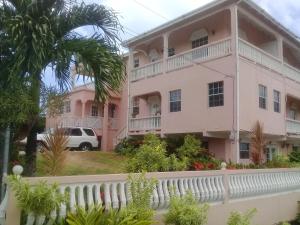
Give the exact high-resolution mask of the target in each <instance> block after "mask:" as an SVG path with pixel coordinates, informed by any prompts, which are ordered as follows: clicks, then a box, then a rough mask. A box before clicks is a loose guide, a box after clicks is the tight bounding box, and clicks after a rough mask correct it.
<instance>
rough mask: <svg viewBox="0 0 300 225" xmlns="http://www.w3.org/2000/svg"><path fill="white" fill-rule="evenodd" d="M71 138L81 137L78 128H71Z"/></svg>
mask: <svg viewBox="0 0 300 225" xmlns="http://www.w3.org/2000/svg"><path fill="white" fill-rule="evenodd" d="M71 136H82V132H81V130H80V129H79V128H71Z"/></svg>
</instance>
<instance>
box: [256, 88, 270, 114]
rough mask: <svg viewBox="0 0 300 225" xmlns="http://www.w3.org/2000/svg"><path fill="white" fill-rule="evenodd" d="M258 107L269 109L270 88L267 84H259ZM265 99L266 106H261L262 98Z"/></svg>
mask: <svg viewBox="0 0 300 225" xmlns="http://www.w3.org/2000/svg"><path fill="white" fill-rule="evenodd" d="M261 88H263V89H262V90H263V93H262V94H261ZM258 96H259V97H258V107H259V108H260V109H265V110H267V109H268V88H267V86H265V85H262V84H259V85H258ZM261 98H262V99H264V100H265V107H261V105H260V99H261Z"/></svg>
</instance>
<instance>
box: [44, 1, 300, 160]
mask: <svg viewBox="0 0 300 225" xmlns="http://www.w3.org/2000/svg"><path fill="white" fill-rule="evenodd" d="M124 46H126V47H127V48H128V49H129V53H128V55H126V56H125V57H124V61H125V62H126V64H127V74H128V79H127V81H126V83H125V84H124V86H123V90H122V92H121V93H120V95H119V96H117V95H113V96H112V97H111V98H110V100H109V101H108V102H107V103H106V104H102V105H100V106H95V105H94V103H93V99H94V92H93V89H92V88H91V87H90V85H85V86H81V87H76V88H74V89H73V90H72V92H71V93H70V95H69V101H67V102H66V107H65V111H66V112H65V113H63V114H62V115H61V116H60V118H55V119H52V120H53V121H54V120H55V121H57V120H64V121H65V124H68V121H70V122H69V125H78V126H79V125H83V124H84V125H88V126H91V127H93V128H95V129H97V132H98V135H99V136H101V137H102V138H101V139H102V143H101V147H102V149H103V150H111V149H112V148H113V146H114V145H115V144H116V143H118V142H119V141H120V140H121V139H122V138H124V137H126V136H136V135H144V134H146V133H149V132H155V133H157V134H158V135H161V136H162V137H163V136H169V135H182V134H187V133H193V134H196V135H197V136H198V137H199V138H201V140H202V141H203V142H205V143H206V144H207V147H208V149H209V151H210V152H212V153H214V154H215V156H216V157H217V158H220V159H222V160H226V161H229V160H231V161H233V162H241V163H243V162H248V161H249V142H250V131H251V129H252V127H253V125H254V124H255V122H256V121H257V120H259V121H260V122H261V123H263V125H264V130H265V133H266V136H267V138H268V145H267V148H266V152H265V153H266V158H267V159H272V156H273V155H274V154H275V153H276V152H279V151H280V152H284V153H287V152H288V151H290V150H291V149H292V148H298V146H300V42H299V38H298V37H296V36H295V35H294V34H293V33H291V32H290V31H289V30H287V29H286V28H285V27H283V26H282V25H280V24H279V23H278V22H277V21H276V20H275V19H273V18H272V17H271V16H270V15H268V14H267V13H266V12H265V11H264V10H262V9H261V8H259V7H258V6H257V5H256V4H254V3H253V2H252V1H248V0H245V1H240V0H219V1H214V2H212V3H210V4H208V5H206V6H204V7H202V8H199V9H196V10H194V11H192V12H189V13H187V14H185V15H182V16H180V17H178V18H177V19H174V20H172V21H170V22H168V23H165V24H163V25H161V26H159V27H157V28H155V29H153V30H150V31H148V32H146V33H144V34H142V35H139V36H137V37H134V38H132V39H130V40H128V41H126V42H124ZM53 121H52V123H50V120H48V121H47V126H48V127H50V126H51V124H54V123H53Z"/></svg>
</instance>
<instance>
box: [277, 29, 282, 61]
mask: <svg viewBox="0 0 300 225" xmlns="http://www.w3.org/2000/svg"><path fill="white" fill-rule="evenodd" d="M276 40H277V52H278V53H277V54H278V58H279V59H280V60H281V63H283V38H282V37H281V36H280V35H276Z"/></svg>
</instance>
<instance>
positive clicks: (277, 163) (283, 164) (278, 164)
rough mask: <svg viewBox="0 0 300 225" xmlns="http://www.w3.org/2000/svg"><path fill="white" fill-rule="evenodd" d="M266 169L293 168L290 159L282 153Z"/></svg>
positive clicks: (267, 164)
mask: <svg viewBox="0 0 300 225" xmlns="http://www.w3.org/2000/svg"><path fill="white" fill-rule="evenodd" d="M265 165H266V167H268V168H287V167H291V164H290V162H289V159H288V157H287V156H284V155H283V154H281V153H278V154H276V155H275V156H274V157H273V159H272V160H271V161H270V162H267V163H266V164H265Z"/></svg>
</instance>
